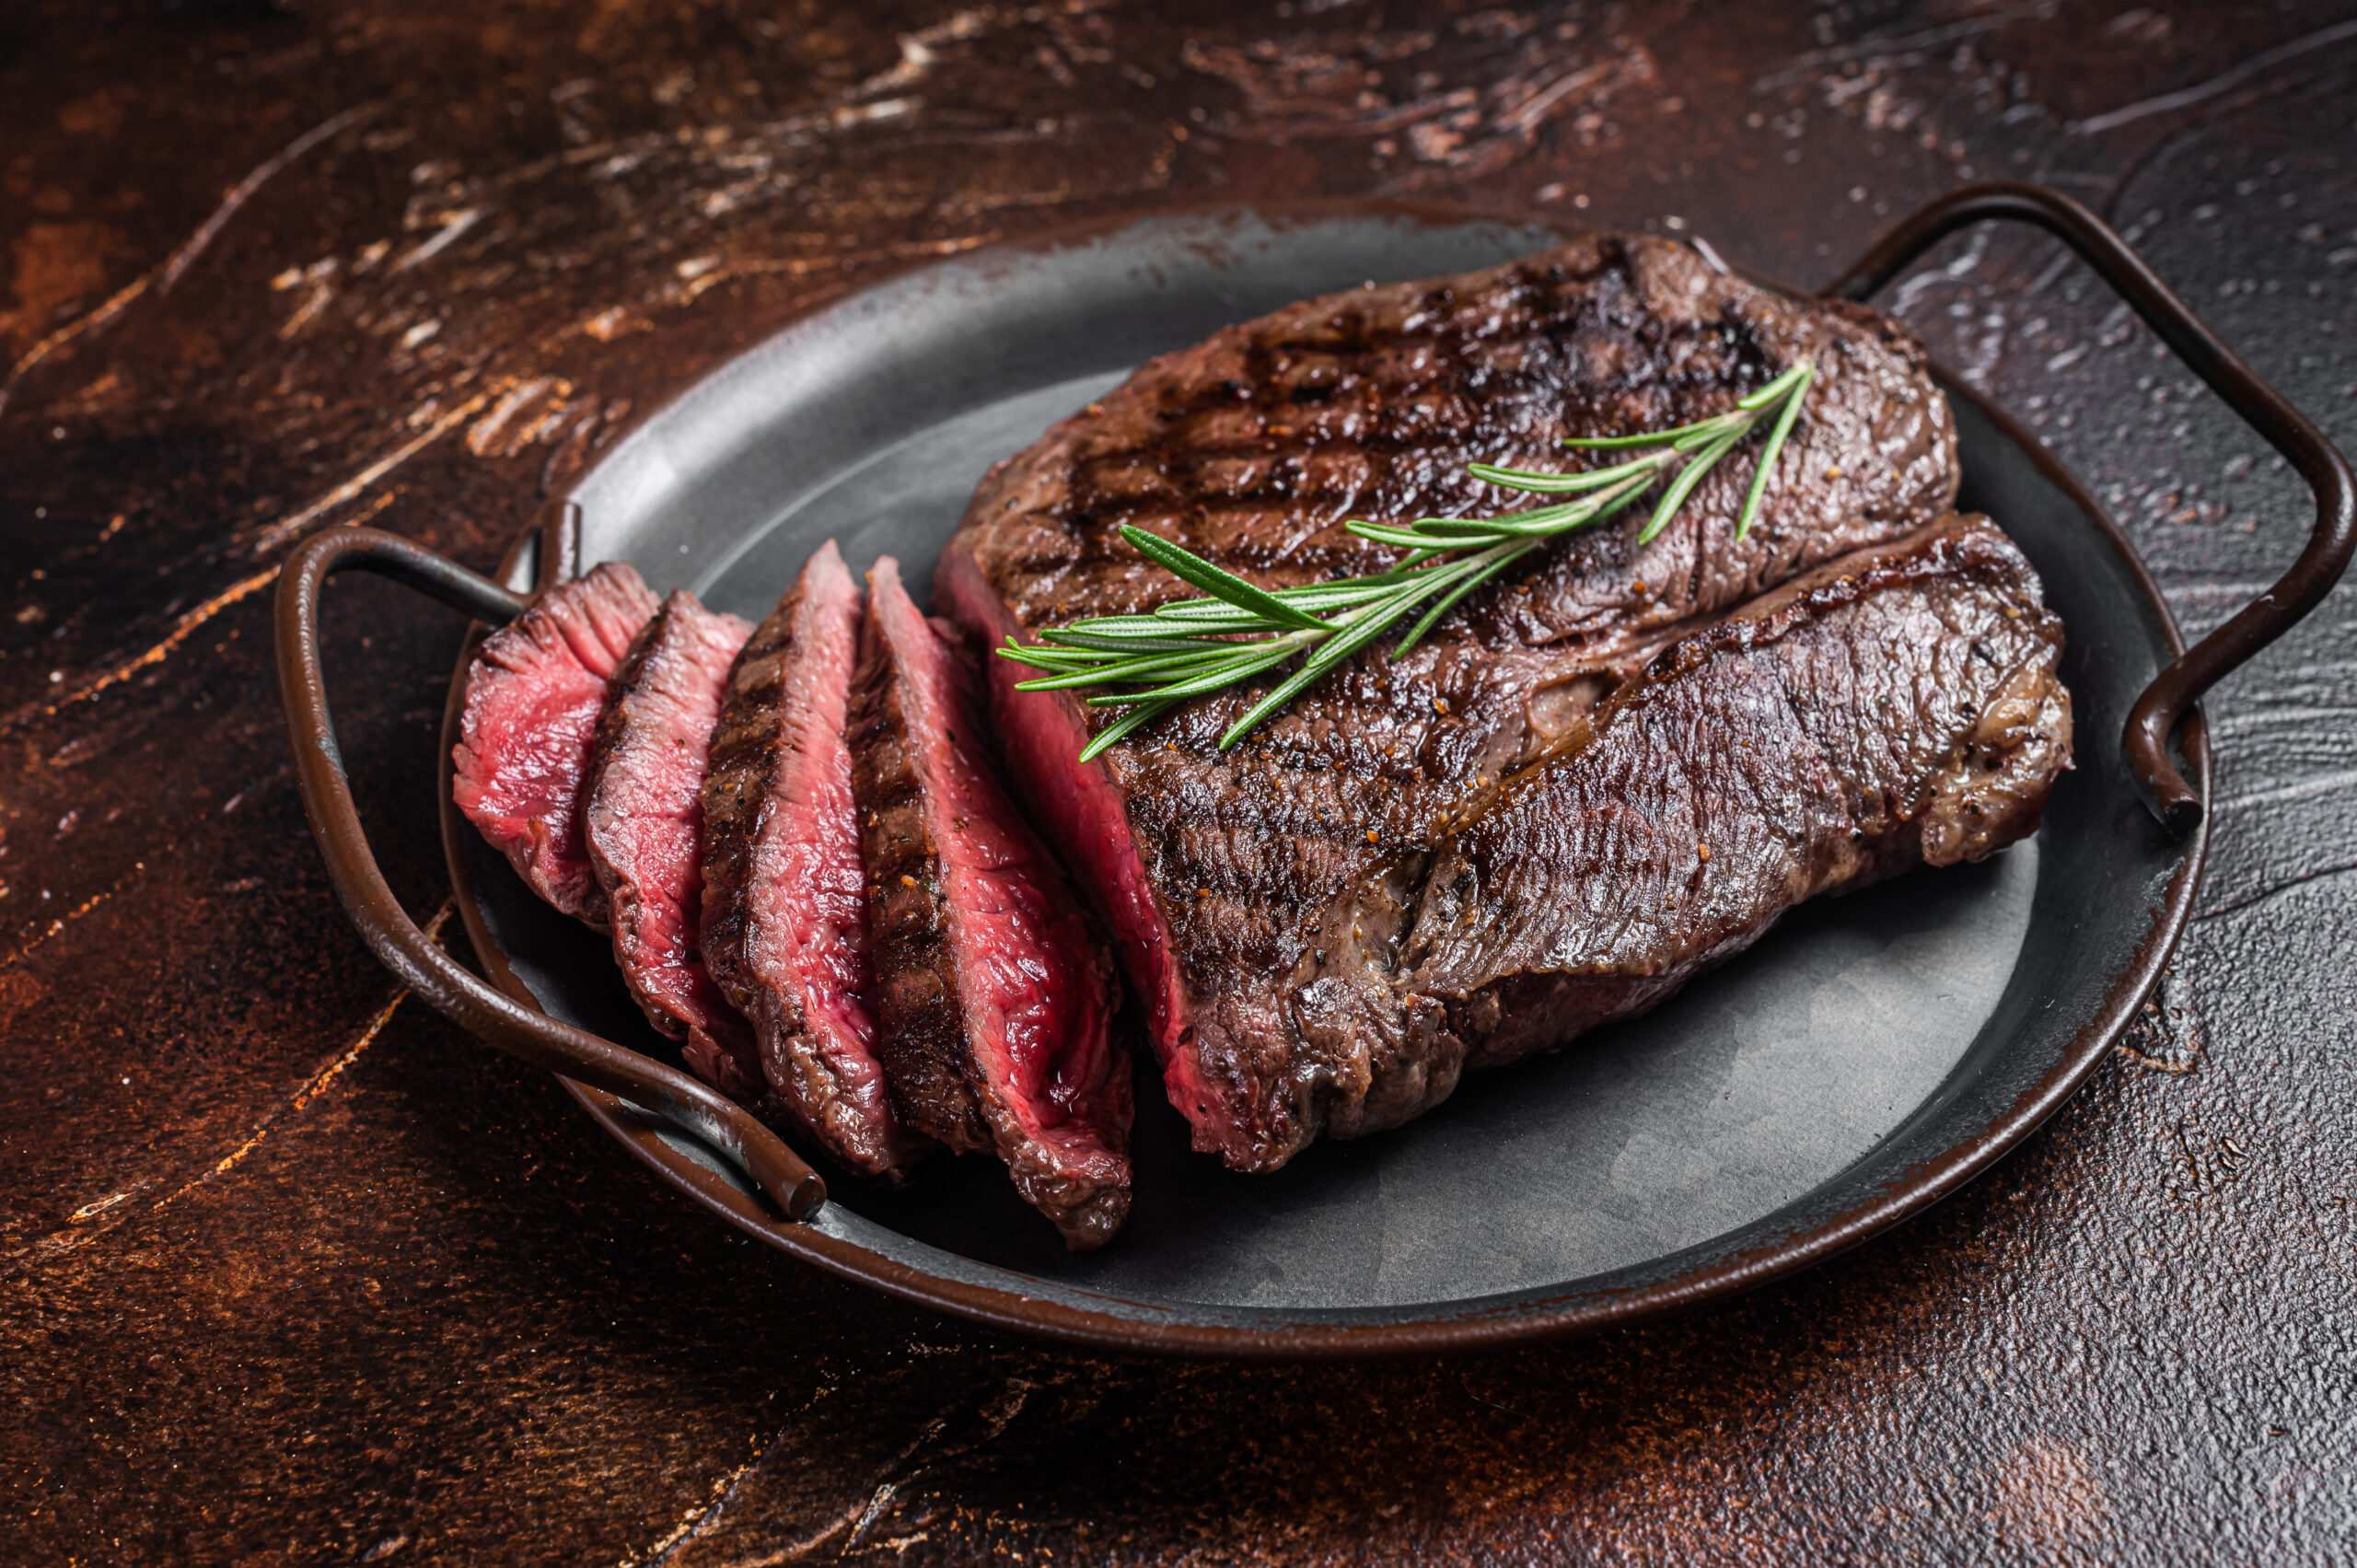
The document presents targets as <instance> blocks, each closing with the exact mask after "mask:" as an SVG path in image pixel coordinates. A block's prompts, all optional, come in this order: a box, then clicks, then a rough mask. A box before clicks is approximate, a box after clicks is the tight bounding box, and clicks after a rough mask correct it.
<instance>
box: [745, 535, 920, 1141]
mask: <svg viewBox="0 0 2357 1568" xmlns="http://www.w3.org/2000/svg"><path fill="white" fill-rule="evenodd" d="M860 619H861V609H860V595H859V587H858V585H857V584H855V583H853V581H852V578H851V574H850V573H848V572H846V571H845V570H844V569H843V563H842V556H841V555H840V554H838V553H837V552H836V551H835V546H834V542H833V541H832V540H829V541H828V542H827V543H826V545H825V546H823V547H822V548H821V549H820V550H819V552H817V553H816V554H814V555H812V556H811V557H810V560H809V562H808V563H807V564H805V565H804V567H803V569H802V575H801V576H800V577H799V578H798V579H797V580H796V581H795V585H794V587H792V588H790V589H788V590H787V591H786V595H785V597H784V598H783V599H781V600H779V601H778V606H777V608H776V609H775V610H772V611H771V612H770V615H769V618H768V619H767V620H765V621H762V622H761V625H760V626H758V627H756V628H755V629H754V632H753V635H752V637H751V639H750V640H749V641H748V642H747V643H746V645H745V646H744V648H743V649H742V650H741V651H740V652H739V653H738V654H737V661H736V664H735V665H734V666H733V667H732V668H731V669H730V670H729V674H728V690H727V695H726V699H725V700H724V702H723V703H722V705H721V711H720V722H719V724H718V726H716V727H715V728H714V731H713V737H712V754H711V769H710V772H708V773H707V774H706V776H705V780H704V785H703V820H704V847H703V881H704V896H703V931H702V935H703V958H704V962H705V963H707V964H708V965H710V966H711V970H712V975H713V978H714V980H715V981H718V982H719V985H720V988H721V990H722V991H723V992H724V993H726V995H727V997H728V999H729V1000H730V1001H731V1002H732V1003H734V1004H735V1005H737V1008H738V1009H739V1010H740V1011H742V1012H743V1013H744V1015H745V1016H747V1017H748V1018H749V1019H751V1020H752V1023H753V1027H754V1029H755V1032H756V1034H757V1035H758V1037H759V1039H760V1041H761V1067H762V1071H763V1073H764V1074H765V1075H766V1076H767V1077H768V1079H769V1083H770V1086H771V1088H772V1091H773V1092H774V1093H775V1095H776V1097H777V1099H778V1101H779V1102H780V1103H781V1104H783V1105H784V1107H785V1108H786V1109H788V1110H790V1111H791V1112H792V1113H793V1114H794V1115H795V1117H796V1118H797V1119H798V1120H799V1121H801V1122H802V1124H803V1125H804V1126H805V1127H807V1128H808V1129H809V1131H810V1132H811V1133H812V1135H813V1136H815V1137H816V1138H817V1139H818V1140H819V1143H820V1144H824V1145H825V1147H826V1148H827V1150H828V1151H829V1152H830V1154H832V1155H833V1156H835V1157H836V1158H837V1159H840V1160H841V1161H842V1163H843V1164H844V1165H846V1166H848V1167H851V1168H852V1169H853V1170H856V1171H859V1172H861V1173H862V1174H865V1175H868V1176H877V1177H881V1178H884V1179H887V1180H897V1179H900V1177H901V1176H902V1175H903V1174H904V1173H905V1172H906V1170H907V1167H909V1166H910V1165H911V1164H912V1163H914V1161H915V1160H916V1159H917V1158H918V1157H919V1156H922V1155H923V1153H924V1152H925V1151H926V1150H927V1149H929V1148H930V1147H931V1146H932V1145H931V1144H930V1143H929V1142H927V1141H926V1140H925V1139H923V1138H922V1137H918V1136H915V1135H913V1134H911V1132H909V1131H908V1130H907V1129H906V1128H904V1127H903V1126H902V1125H901V1123H900V1118H899V1117H898V1116H897V1115H896V1114H895V1113H894V1111H893V1109H892V1100H891V1095H890V1091H889V1090H888V1087H887V1086H886V1085H885V1082H884V1069H883V1067H882V1065H881V1064H880V1063H878V1062H877V1060H876V1016H875V1014H874V1013H873V1012H872V1011H871V1010H870V1007H869V1003H868V963H867V909H866V893H865V878H864V876H863V874H862V871H861V867H860V847H859V827H858V823H857V821H856V819H854V818H853V807H852V790H851V754H850V753H849V752H848V751H847V750H845V749H844V746H843V723H844V716H845V712H846V705H847V703H848V701H849V694H850V688H851V677H852V670H853V666H854V663H855V661H856V659H857V656H858V652H859V626H860Z"/></svg>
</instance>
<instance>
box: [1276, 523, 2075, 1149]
mask: <svg viewBox="0 0 2357 1568" xmlns="http://www.w3.org/2000/svg"><path fill="white" fill-rule="evenodd" d="M2061 650H2062V627H2061V621H2058V620H2057V619H2056V618H2055V617H2054V616H2053V615H2052V614H2051V613H2049V611H2048V610H2046V608H2045V606H2044V605H2043V604H2042V603H2041V602H2040V598H2039V590H2038V577H2037V575H2036V574H2035V573H2034V572H2033V571H2031V569H2030V566H2029V563H2027V562H2026V561H2025V560H2024V559H2023V558H2022V556H2021V552H2019V551H2017V550H2015V549H2014V546H2013V544H2012V542H2011V541H2010V540H2007V539H2006V538H2005V537H2004V536H2003V534H2001V533H1999V532H1998V531H1997V530H1996V529H1995V528H1993V527H1991V525H1990V523H1989V521H1988V519H1986V518H1984V517H1950V518H1948V519H1946V520H1945V521H1944V522H1942V523H1940V524H1938V525H1935V526H1934V527H1933V528H1929V529H1927V530H1925V531H1924V532H1923V533H1922V534H1920V535H1918V536H1916V537H1915V538H1913V539H1910V540H1904V541H1901V542H1900V543H1898V544H1895V545H1890V546H1886V547H1883V548H1880V549H1877V550H1875V551H1871V552H1864V553H1863V554H1862V555H1860V556H1857V557H1852V559H1850V560H1847V561H1843V562H1840V563H1837V564H1835V565H1833V566H1829V567H1825V568H1822V569H1820V570H1819V571H1817V573H1814V574H1812V575H1810V576H1809V577H1807V578H1805V579H1804V580H1802V581H1801V582H1799V583H1795V584H1794V585H1791V586H1790V587H1787V588H1786V589H1784V590H1783V591H1782V592H1779V593H1776V594H1771V595H1770V596H1768V597H1767V598H1764V599H1762V600H1760V601H1759V603H1757V604H1755V605H1752V606H1750V607H1748V608H1747V609H1746V610H1744V612H1743V613H1742V614H1740V615H1738V616H1736V617H1734V618H1732V619H1730V620H1727V621H1722V622H1721V623H1719V624H1718V625H1716V626H1713V627H1711V628H1710V629H1708V630H1707V631H1703V632H1701V633H1696V634H1695V635H1693V636H1690V637H1688V638H1686V639H1684V640H1683V641H1681V642H1679V643H1678V645H1676V646H1674V647H1672V648H1670V649H1668V650H1666V652H1664V653H1663V654H1662V655H1661V656H1658V657H1657V658H1655V660H1654V661H1653V662H1652V663H1651V664H1649V665H1648V666H1647V667H1646V668H1645V669H1644V671H1643V673H1642V674H1640V675H1639V676H1637V677H1636V678H1635V679H1632V680H1631V681H1630V682H1629V683H1628V684H1627V685H1625V686H1623V687H1622V688H1621V689H1620V691H1617V692H1615V693H1614V694H1613V696H1612V697H1611V699H1610V700H1609V701H1608V702H1607V703H1605V704H1604V705H1603V706H1602V707H1601V708H1599V709H1598V710H1597V711H1596V714H1594V716H1593V718H1592V719H1591V720H1590V721H1589V722H1587V723H1585V724H1584V725H1581V726H1578V727H1577V729H1576V731H1575V733H1573V735H1571V736H1569V737H1567V738H1565V739H1564V741H1563V742H1562V744H1561V745H1560V746H1559V747H1558V748H1556V749H1555V751H1554V753H1553V754H1552V755H1551V756H1550V757H1549V758H1548V759H1547V760H1546V761H1544V762H1543V763H1542V764H1540V765H1538V766H1536V767H1533V768H1530V769H1527V770H1526V771H1525V772H1522V773H1520V774H1518V775H1516V776H1515V777H1514V778H1512V779H1510V780H1508V781H1506V783H1505V784H1503V785H1501V786H1499V787H1498V788H1497V790H1496V791H1495V793H1494V798H1493V799H1492V801H1491V802H1490V803H1489V804H1488V805H1487V807H1486V808H1485V809H1483V810H1481V811H1480V814H1479V815H1478V816H1477V817H1476V818H1475V819H1473V820H1472V821H1471V822H1470V823H1469V825H1467V826H1465V827H1463V828H1461V829H1460V830H1457V832H1456V833H1455V834H1453V835H1452V836H1450V837H1449V838H1448V839H1447V840H1446V842H1443V843H1442V844H1441V845H1439V846H1438V849H1437V853H1436V854H1434V856H1432V857H1430V866H1431V869H1430V873H1429V876H1428V877H1427V878H1426V879H1425V881H1424V885H1423V888H1422V894H1421V897H1420V898H1417V899H1415V900H1413V902H1412V904H1411V909H1412V921H1411V923H1410V924H1409V926H1408V929H1407V930H1406V931H1405V932H1404V933H1403V934H1402V935H1401V938H1400V940H1399V941H1398V943H1397V944H1396V946H1392V947H1374V946H1367V945H1363V946H1362V947H1361V948H1360V949H1359V950H1357V951H1351V950H1347V949H1344V948H1341V947H1336V948H1333V949H1329V951H1328V953H1327V954H1326V955H1325V958H1326V962H1325V963H1324V964H1323V965H1322V966H1319V972H1318V974H1317V976H1316V978H1314V979H1311V980H1309V981H1308V982H1307V983H1306V984H1305V985H1303V986H1302V987H1301V989H1300V990H1299V992H1298V993H1296V1001H1297V1006H1298V1009H1299V1015H1298V1016H1299V1022H1300V1027H1301V1028H1303V1030H1304V1032H1305V1033H1319V1032H1328V1033H1346V1034H1348V1035H1350V1036H1352V1037H1353V1039H1352V1040H1351V1041H1350V1043H1348V1044H1347V1045H1345V1044H1342V1043H1341V1042H1340V1041H1337V1042H1336V1043H1335V1044H1334V1045H1333V1046H1331V1047H1329V1049H1331V1050H1334V1051H1337V1052H1338V1053H1340V1054H1343V1055H1350V1056H1355V1057H1356V1058H1357V1059H1360V1060H1363V1061H1365V1062H1367V1063H1369V1066H1368V1069H1367V1071H1368V1074H1369V1075H1370V1076H1371V1077H1372V1078H1373V1079H1374V1081H1375V1087H1374V1088H1372V1089H1371V1090H1370V1091H1369V1092H1368V1094H1367V1095H1366V1096H1365V1099H1364V1104H1365V1107H1366V1109H1365V1110H1364V1111H1363V1112H1362V1113H1361V1114H1359V1115H1358V1116H1357V1117H1356V1118H1354V1119H1353V1121H1351V1122H1349V1123H1348V1124H1347V1125H1346V1124H1345V1123H1344V1121H1343V1120H1342V1119H1341V1117H1339V1116H1338V1117H1337V1118H1336V1119H1335V1126H1334V1130H1335V1131H1336V1132H1368V1131H1373V1130H1375V1129H1376V1127H1379V1126H1386V1125H1389V1124H1391V1123H1393V1122H1395V1121H1401V1120H1405V1119H1406V1118H1407V1117H1409V1116H1412V1115H1414V1114H1416V1113H1417V1112H1418V1111H1420V1110H1422V1109H1426V1108H1428V1107H1429V1106H1431V1105H1433V1104H1435V1103H1437V1102H1438V1101H1439V1100H1440V1099H1442V1098H1445V1097H1446V1095H1447V1093H1448V1091H1449V1089H1450V1087H1451V1086H1453V1085H1454V1083H1455V1081H1456V1077H1457V1069H1458V1068H1459V1066H1460V1065H1462V1066H1469V1067H1488V1066H1496V1065H1499V1064H1502V1063H1509V1062H1514V1061H1516V1060H1519V1059H1520V1058H1522V1057H1525V1056H1527V1055H1529V1054H1531V1053H1532V1052H1534V1051H1549V1050H1552V1049H1554V1048H1555V1047H1557V1046H1560V1045H1562V1043H1563V1042H1564V1041H1566V1040H1570V1039H1572V1038H1573V1036H1575V1035H1578V1034H1580V1033H1582V1032H1583V1031H1585V1030H1587V1029H1591V1028H1596V1026H1597V1025H1599V1024H1604V1023H1608V1022H1611V1021H1612V1020H1614V1019H1618V1018H1626V1017H1631V1016H1635V1015H1636V1014H1639V1013H1643V1012H1644V1011H1646V1010H1647V1009H1648V1008H1651V1007H1653V1006H1654V1005H1655V1004H1657V1003H1659V1002H1660V1001H1662V1000H1663V999H1664V998H1665V997H1666V996H1668V995H1669V994H1670V993H1673V992H1675V991H1676V990H1678V987H1680V986H1681V985H1683V984H1685V983H1686V982H1687V981H1689V980H1690V979H1692V978H1693V977H1694V976H1695V975H1697V974H1699V973H1701V972H1702V971H1703V970H1707V969H1709V968H1711V967H1713V965H1716V964H1718V963H1721V962H1724V960H1725V959H1727V958H1731V957H1733V956H1734V955H1735V954H1736V953H1739V952H1741V951H1742V950H1743V949H1744V948H1746V947H1749V946H1750V945H1751V944H1752V943H1753V942H1754V941H1756V940H1758V939H1759V936H1760V935H1761V934H1762V933H1764V932H1765V931H1767V929H1768V928H1769V927H1770V926H1771V925H1773V924H1774V923H1776V921H1777V919H1778V918H1779V917H1780V916H1782V914H1783V912H1785V911H1786V910H1789V909H1791V908H1792V907H1793V906H1794V905H1795V904H1797V903H1800V902H1801V901H1803V900H1806V899H1812V898H1816V897H1818V896H1819V895H1821V894H1826V893H1840V892H1846V891H1849V890H1851V889H1855V888H1861V887H1864V886H1865V885H1867V884H1868V883H1872V882H1877V881H1880V880H1882V879H1883V878H1884V877H1891V876H1895V875H1897V874H1898V873H1899V872H1901V871H1905V870H1908V869H1910V868H1911V867H1913V866H1916V865H1953V864H1955V863H1956V862H1957V861H1960V860H1979V859H1981V858H1982V857H1984V856H1986V855H1988V854H1991V853H1993V852H1995V851H1996V850H1999V849H2002V848H2003V847H2004V846H2005V845H2007V844H2010V843H2012V842H2014V841H2016V840H2018V839H2022V838H2025V837H2026V836H2028V835H2029V834H2030V833H2032V832H2034V831H2035V830H2037V828H2038V814H2039V812H2040V810H2041V809H2042V808H2043V807H2044V805H2045V802H2046V797H2047V794H2048V792H2049V790H2050V789H2051V788H2052V787H2053V784H2054V781H2055V779H2056V777H2057V776H2058V775H2059V774H2060V773H2061V770H2062V769H2063V768H2065V767H2067V766H2068V765H2069V763H2070V757H2071V699H2070V694H2069V693H2068V692H2067V691H2064V690H2063V688H2062V686H2061V683H2060V681H2059V680H2058V679H2056V674H2055V667H2056V663H2057V661H2058V659H2059V658H2060V657H2061ZM1411 876H1412V873H1411ZM1378 880H1380V879H1378ZM1358 892H1359V897H1360V898H1361V899H1362V900H1367V901H1368V902H1370V903H1381V904H1385V905H1389V904H1390V903H1391V902H1392V894H1391V890H1390V889H1383V888H1380V887H1376V886H1364V885H1363V886H1362V888H1361V889H1359V890H1358ZM1370 918H1373V917H1372V914H1371V916H1370ZM1377 1107H1380V1111H1379V1113H1378V1112H1377V1110H1376V1108H1377Z"/></svg>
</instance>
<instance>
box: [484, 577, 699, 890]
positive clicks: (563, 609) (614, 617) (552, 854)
mask: <svg viewBox="0 0 2357 1568" xmlns="http://www.w3.org/2000/svg"><path fill="white" fill-rule="evenodd" d="M655 609H656V603H655V596H654V595H653V594H652V593H650V592H648V591H647V587H646V585H645V583H644V582H642V581H641V580H640V579H639V575H638V574H637V573H636V572H634V571H633V570H632V569H631V568H630V567H628V566H626V565H623V564H622V563H620V562H608V563H606V564H604V565H602V566H599V567H598V568H596V569H595V570H593V571H591V572H590V573H589V574H588V575H586V576H583V577H581V578H578V579H577V580H575V581H574V582H570V583H560V584H558V585H557V586H555V587H552V588H550V589H549V590H548V591H547V592H545V593H543V594H541V595H540V598H537V599H535V600H534V601H533V603H532V607H531V608H530V609H529V610H526V611H524V613H523V614H521V615H519V616H517V618H516V619H515V620H514V621H511V622H509V623H508V624H507V625H505V626H503V627H501V628H500V629H499V630H498V631H496V632H493V633H492V634H491V635H490V636H488V637H486V638H484V639H483V644H482V650H481V651H480V652H479V653H477V654H476V655H475V660H474V665H473V668H470V670H469V671H468V672H467V700H466V706H465V708H464V709H463V710H462V711H461V713H460V714H459V743H458V745H457V746H455V747H453V748H452V749H451V753H450V756H451V761H452V762H453V764H454V765H455V774H456V776H455V777H454V778H453V780H452V782H451V786H450V787H451V794H452V795H453V796H455V797H456V799H457V801H458V805H459V810H460V811H462V812H464V813H465V814H466V818H467V820H468V821H470V822H472V823H473V824H474V825H475V827H476V829H477V830H478V831H480V832H481V833H482V836H483V837H484V838H485V839H486V840H488V841H489V842H490V843H491V845H492V847H493V848H494V849H496V850H498V851H499V852H500V853H501V854H505V856H506V857H507V861H508V864H509V865H513V866H515V867H516V874H517V876H519V877H523V879H524V881H525V883H526V884H527V885H528V887H530V888H531V889H532V891H534V892H536V893H538V894H539V895H540V897H541V898H543V899H546V900H548V901H549V902H550V903H552V904H554V905H555V906H556V907H557V908H558V909H560V910H563V912H565V913H567V914H569V915H573V916H575V918H577V919H580V920H584V921H586V922H588V923H590V924H591V925H594V926H596V927H598V929H599V930H601V931H602V930H604V929H605V928H606V924H607V906H606V892H605V889H603V888H601V887H599V886H598V877H597V873H596V870H595V868H594V867H592V866H591V865H590V863H589V849H588V841H587V836H586V822H585V814H586V807H587V805H588V795H587V792H586V789H585V788H584V783H585V780H586V777H587V775H588V772H589V745H590V739H591V738H592V736H593V735H594V734H595V733H596V731H597V727H598V714H599V713H600V712H602V711H603V709H604V707H605V703H606V683H607V681H608V679H610V677H611V676H612V675H613V673H614V670H615V669H616V668H617V667H619V666H620V665H621V661H622V659H623V657H624V656H626V655H627V654H628V653H629V651H630V645H631V639H632V638H633V637H634V636H635V635H637V633H638V630H639V628H640V627H641V626H644V624H645V623H646V621H647V620H648V618H649V617H651V616H652V615H654V613H655Z"/></svg>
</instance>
